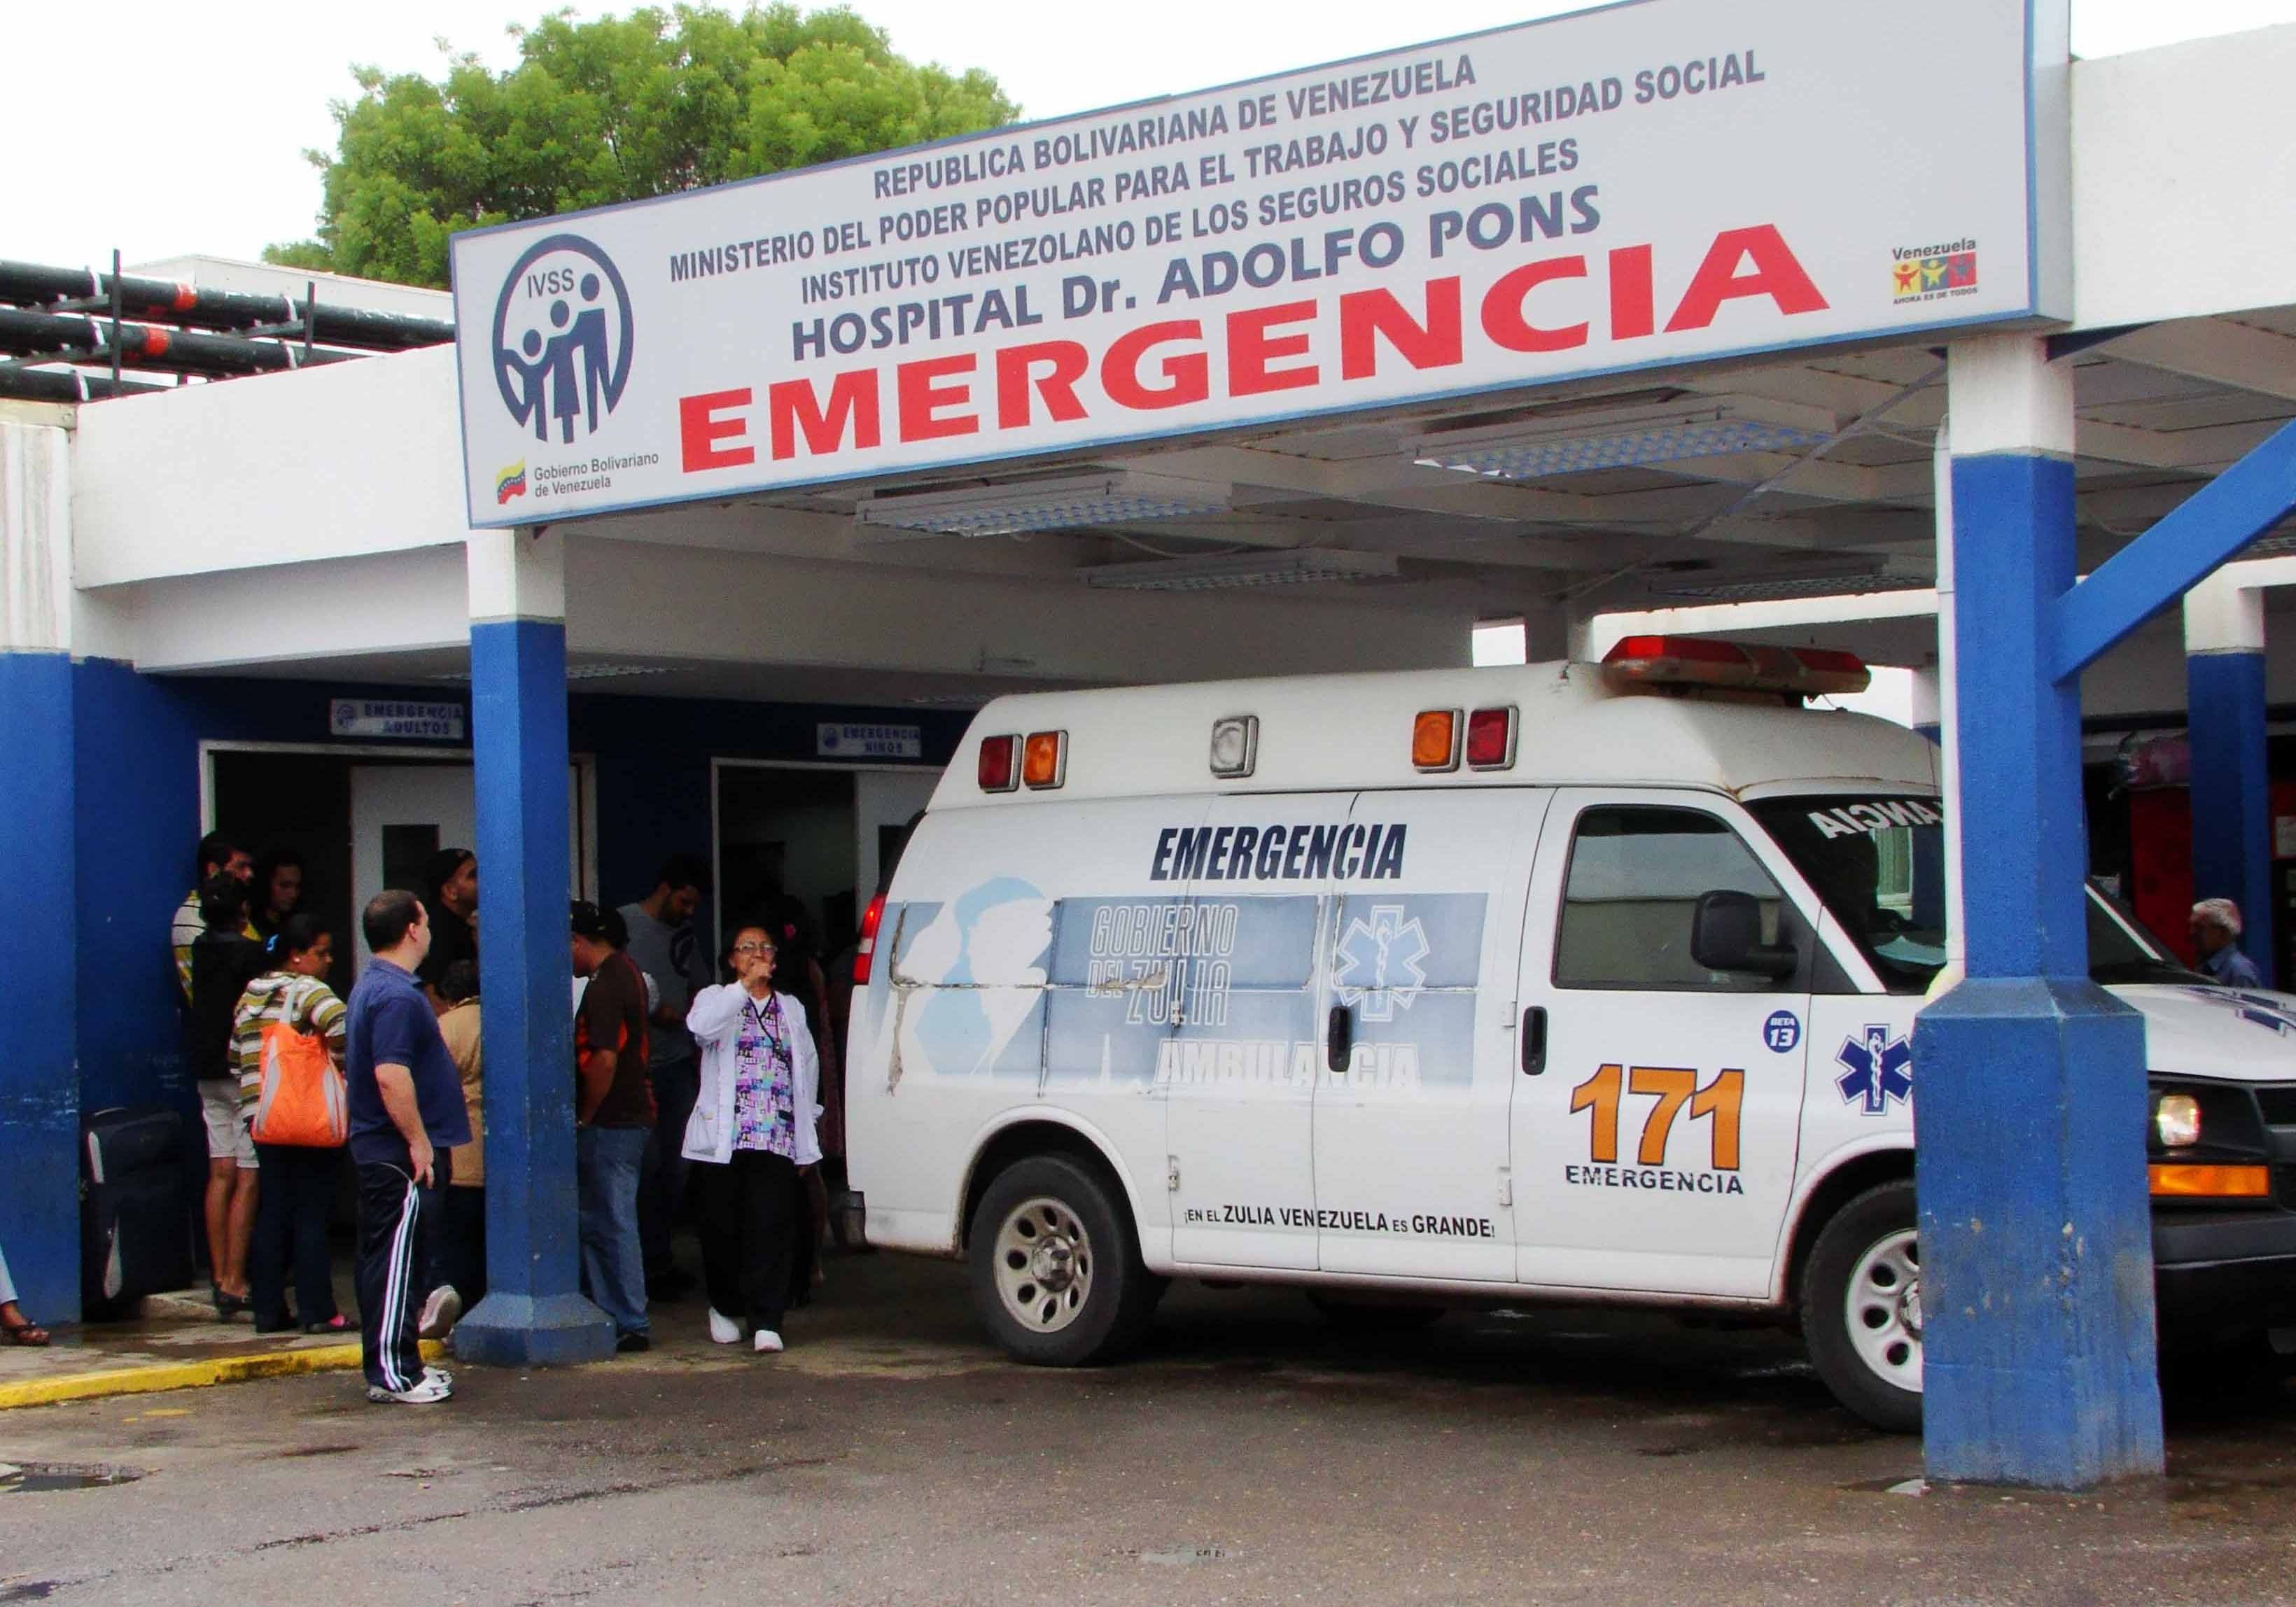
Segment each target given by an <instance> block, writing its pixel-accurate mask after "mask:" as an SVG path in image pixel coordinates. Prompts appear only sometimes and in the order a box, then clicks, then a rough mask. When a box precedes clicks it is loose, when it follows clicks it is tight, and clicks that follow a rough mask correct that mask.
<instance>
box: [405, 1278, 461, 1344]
mask: <svg viewBox="0 0 2296 1607" xmlns="http://www.w3.org/2000/svg"><path fill="white" fill-rule="evenodd" d="M462 1315H463V1297H462V1294H461V1292H460V1291H458V1290H456V1289H455V1286H454V1285H453V1284H452V1283H441V1284H439V1287H438V1288H436V1289H434V1290H432V1291H430V1299H429V1300H425V1301H423V1302H422V1317H421V1319H420V1320H418V1321H417V1322H416V1323H415V1324H414V1332H417V1333H419V1334H421V1335H422V1337H423V1338H424V1339H427V1340H442V1339H445V1338H446V1337H447V1334H449V1333H451V1332H454V1329H455V1322H456V1321H457V1320H458V1319H459V1318H460V1317H461V1316H462Z"/></svg>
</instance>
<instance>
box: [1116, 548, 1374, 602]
mask: <svg viewBox="0 0 2296 1607" xmlns="http://www.w3.org/2000/svg"><path fill="white" fill-rule="evenodd" d="M1397 574H1398V570H1397V567H1396V562H1395V555H1394V554H1393V553H1352V552H1348V551H1346V550H1344V549H1342V548H1339V547H1275V548H1271V549H1269V550H1268V551H1267V552H1265V553H1224V554H1221V555H1220V556H1218V557H1210V558H1163V559H1158V560H1157V561H1155V562H1152V563H1111V564H1105V565H1103V566H1101V567H1099V568H1097V569H1089V570H1085V571H1084V578H1085V584H1086V585H1087V586H1099V587H1102V588H1103V589H1113V590H1117V591H1132V592H1210V591H1219V590H1223V589H1225V588H1226V587H1229V586H1298V585H1302V584H1305V583H1307V582H1309V581H1315V580H1392V579H1394V578H1396V577H1397Z"/></svg>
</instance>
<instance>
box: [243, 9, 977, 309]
mask: <svg viewBox="0 0 2296 1607" xmlns="http://www.w3.org/2000/svg"><path fill="white" fill-rule="evenodd" d="M512 33H513V35H514V36H515V37H516V38H517V40H518V45H519V56H520V61H519V63H518V65H517V66H515V67H513V68H512V69H511V70H509V71H507V72H504V73H500V74H497V73H495V72H492V71H490V70H488V68H487V67H486V66H485V65H484V64H483V63H482V62H480V61H479V59H478V58H477V57H476V56H473V55H462V56H454V57H451V58H450V59H449V61H448V62H447V73H446V76H445V77H444V78H441V79H438V80H433V79H430V78H424V77H422V75H421V74H419V73H402V74H398V75H397V76H395V77H393V76H387V75H385V74H384V73H382V72H381V71H379V70H376V69H374V68H372V67H359V68H354V69H353V70H352V72H353V77H354V78H357V82H358V86H359V94H358V98H357V99H356V100H353V101H348V102H336V104H335V106H334V108H333V111H334V115H335V121H336V123H337V124H338V125H339V126H340V128H341V135H340V138H339V140H338V142H337V146H336V149H335V151H334V152H333V153H332V154H330V153H328V152H321V151H313V152H307V153H306V154H307V157H308V158H309V160H310V161H311V162H312V164H313V165H314V166H316V167H317V168H320V169H321V170H322V171H323V172H324V174H325V176H326V180H325V192H324V202H323V205H322V207H321V209H320V213H319V230H318V238H317V239H316V240H307V241H298V242H291V243H287V244H282V245H275V246H271V247H269V248H267V249H266V250H265V251H264V253H263V256H264V260H266V262H277V263H283V264H286V265H288V266H295V267H314V268H325V269H330V270H332V271H334V272H337V273H344V274H356V275H360V276H362V277H365V278H370V279H389V280H396V281H398V282H399V283H405V284H428V285H444V284H445V283H447V236H448V235H449V234H454V233H455V231H457V230H460V229H469V228H476V227H481V226H484V225H488V224H496V223H505V222H513V221H517V220H519V219H523V218H529V217H548V216H549V215H550V214H552V213H554V212H569V211H573V210H576V209H580V208H583V207H596V206H604V205H607V204H609V203H611V202H613V201H635V200H637V199H639V198H641V197H644V196H649V195H662V194H668V193H672V192H675V191H679V190H690V189H694V188H697V187H699V186H701V185H704V184H723V183H725V182H726V181H727V180H729V179H737V178H749V177H751V176H755V175H758V174H760V173H777V172H780V171H782V170H783V169H785V168H801V167H804V166H806V165H808V163H812V162H821V161H832V160H837V159H839V158H841V157H849V156H859V155H865V154H866V153H868V152H873V151H884V150H890V149H892V148H894V147H896V146H900V145H909V144H915V143H919V142H920V141H924V140H935V139H943V138H947V136H949V135H957V134H969V133H972V132H973V131H975V130H977V129H981V128H993V127H997V126H998V125H1000V124H1004V123H1008V122H1011V121H1012V120H1013V119H1014V118H1015V117H1016V116H1018V115H1019V109H1018V108H1017V107H1015V106H1014V105H1013V102H1011V101H1010V100H1008V99H1006V98H1005V94H1004V92H1003V91H1002V90H1001V89H999V88H998V87H997V85H996V79H995V78H991V77H990V76H989V75H988V73H986V72H983V71H980V70H978V69H974V70H971V71H967V72H965V73H963V74H956V73H952V72H950V71H948V70H947V69H945V68H942V67H939V66H931V65H926V66H920V65H918V64H916V63H914V62H912V61H906V60H904V59H903V58H902V57H900V56H898V55H896V54H895V53H893V49H892V45H891V44H890V41H889V40H888V39H887V38H886V37H885V34H884V33H883V31H882V30H881V29H875V28H872V27H871V26H870V25H869V24H868V23H866V22H865V21H864V20H861V18H860V17H858V16H857V15H856V14H855V13H854V12H851V11H850V10H848V9H845V8H843V7H838V8H836V9H832V10H826V11H816V12H806V13H800V12H799V11H798V10H797V8H796V7H795V6H794V5H791V4H770V5H764V6H752V7H751V8H750V10H749V11H747V12H743V13H742V14H741V15H740V16H734V15H732V14H730V13H728V12H723V11H719V10H717V9H715V8H712V7H709V6H689V5H679V6H677V7H676V8H675V9H674V10H672V11H669V12H662V11H658V10H652V9H642V10H638V11H634V12H631V13H630V14H629V15H627V16H626V17H602V18H600V19H598V20H595V21H591V22H583V21H577V20H575V19H574V17H573V15H572V13H571V12H555V13H553V14H552V15H550V16H547V17H545V18H544V19H543V20H541V21H539V22H537V23H536V24H535V25H534V26H533V27H532V28H528V29H512Z"/></svg>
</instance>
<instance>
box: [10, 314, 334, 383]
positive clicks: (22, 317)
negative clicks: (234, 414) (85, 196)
mask: <svg viewBox="0 0 2296 1607" xmlns="http://www.w3.org/2000/svg"><path fill="white" fill-rule="evenodd" d="M0 352H5V353H8V354H10V355H11V356H13V357H34V358H37V359H38V360H39V361H42V362H50V363H53V362H82V361H85V362H98V361H102V360H104V359H106V358H110V357H115V356H116V357H117V358H118V360H119V363H121V364H123V365H127V366H128V367H131V368H143V369H155V370H158V371H160V372H161V373H196V374H203V375H209V376H212V377H217V378H224V377H228V376H232V375H236V374H250V373H279V372H280V371H282V370H283V369H289V368H296V367H299V366H301V354H300V353H299V352H298V351H296V350H295V349H294V348H292V347H290V346H283V345H281V344H280V343H279V342H278V341H276V340H247V339H245V338H244V337H242V336H239V335H211V334H201V333H198V332H190V331H185V330H177V329H160V328H159V327H157V326H155V325H152V324H120V325H119V337H118V339H117V340H116V341H115V340H113V339H112V335H111V321H110V320H109V319H102V320H99V319H94V318H84V317H81V316H78V315H77V314H67V313H37V312H26V311H24V310H22V309H21V308H20V307H0ZM355 360H356V354H353V353H348V352H337V351H315V352H313V353H312V354H311V361H313V362H314V363H340V362H350V361H355Z"/></svg>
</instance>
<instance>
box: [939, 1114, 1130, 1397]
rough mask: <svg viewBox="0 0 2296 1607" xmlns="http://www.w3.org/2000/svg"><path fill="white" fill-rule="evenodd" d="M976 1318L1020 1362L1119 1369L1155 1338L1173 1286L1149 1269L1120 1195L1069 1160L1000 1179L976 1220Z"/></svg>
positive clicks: (1021, 1166)
mask: <svg viewBox="0 0 2296 1607" xmlns="http://www.w3.org/2000/svg"><path fill="white" fill-rule="evenodd" d="M967 1257H968V1259H969V1260H970V1263H971V1266H972V1300H973V1307H974V1309H975V1310H977V1311H978V1312H979V1313H980V1320H981V1322H982V1323H983V1324H985V1325H986V1326H987V1327H988V1331H989V1332H991V1333H992V1334H994V1335H995V1336H996V1342H997V1343H998V1344H1000V1345H1002V1346H1004V1347H1005V1349H1006V1350H1007V1351H1009V1352H1010V1353H1011V1354H1012V1355H1013V1357H1014V1358H1015V1359H1017V1360H1020V1361H1024V1362H1028V1363H1030V1364H1031V1365H1037V1366H1043V1367H1079V1366H1086V1365H1090V1364H1092V1363H1095V1362H1104V1361H1111V1360H1113V1359H1114V1358H1115V1357H1119V1356H1120V1355H1122V1354H1123V1353H1124V1351H1126V1350H1127V1349H1130V1348H1131V1347H1132V1346H1133V1345H1134V1344H1135V1343H1136V1342H1137V1341H1138V1340H1139V1338H1140V1336H1141V1334H1142V1332H1144V1330H1145V1329H1146V1328H1147V1325H1148V1319H1149V1316H1150V1314H1151V1313H1152V1312H1153V1311H1154V1310H1155V1308H1156V1300H1157V1297H1158V1296H1159V1295H1160V1294H1162V1293H1163V1282H1164V1280H1162V1279H1161V1278H1159V1277H1157V1276H1156V1275H1153V1274H1152V1273H1151V1272H1150V1271H1149V1270H1148V1268H1147V1267H1145V1266H1144V1265H1142V1263H1141V1259H1140V1245H1139V1242H1138V1239H1137V1237H1136V1235H1135V1234H1134V1232H1133V1228H1132V1217H1131V1212H1130V1211H1129V1210H1128V1209H1125V1208H1124V1206H1123V1205H1122V1202H1121V1195H1120V1193H1119V1191H1117V1190H1115V1189H1114V1188H1113V1187H1112V1186H1111V1185H1109V1184H1108V1183H1106V1182H1104V1181H1103V1179H1102V1178H1100V1177H1097V1176H1095V1172H1094V1171H1093V1169H1092V1168H1088V1167H1086V1166H1084V1165H1081V1164H1079V1163H1078V1162H1077V1161H1075V1160H1070V1158H1068V1157H1067V1156H1064V1155H1032V1156H1030V1157H1029V1159H1027V1160H1021V1161H1016V1162H1014V1163H1013V1165H1012V1166H1010V1167H1007V1168H1005V1170H1004V1171H1002V1172H1000V1173H998V1174H997V1175H996V1181H995V1182H993V1183H991V1184H990V1185H988V1192H987V1193H983V1194H982V1195H981V1197H980V1205H979V1206H977V1207H975V1208H974V1210H973V1213H972V1237H971V1242H970V1245H969V1247H968V1250H967Z"/></svg>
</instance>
